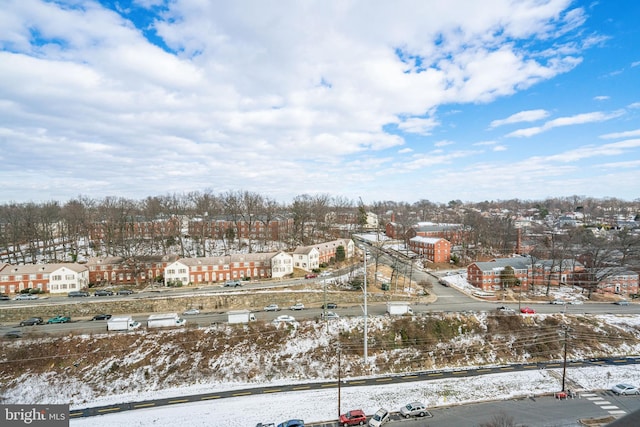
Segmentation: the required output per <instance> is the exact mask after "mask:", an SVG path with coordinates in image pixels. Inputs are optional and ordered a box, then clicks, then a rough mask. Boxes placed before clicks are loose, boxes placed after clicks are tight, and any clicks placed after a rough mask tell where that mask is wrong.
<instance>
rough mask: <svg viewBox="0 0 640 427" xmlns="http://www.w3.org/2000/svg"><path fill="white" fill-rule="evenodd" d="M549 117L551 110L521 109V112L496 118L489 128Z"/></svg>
mask: <svg viewBox="0 0 640 427" xmlns="http://www.w3.org/2000/svg"><path fill="white" fill-rule="evenodd" d="M547 117H549V112H548V111H546V110H527V111H520V112H519V113H515V114H512V115H511V116H509V117H507V118H506V119H500V120H494V121H492V122H491V124H490V125H489V129H493V128H496V127H498V126H503V125H508V124H512V123H521V122H535V121H538V120H542V119H545V118H547Z"/></svg>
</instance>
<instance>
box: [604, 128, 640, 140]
mask: <svg viewBox="0 0 640 427" xmlns="http://www.w3.org/2000/svg"><path fill="white" fill-rule="evenodd" d="M635 136H640V129H636V130H629V131H626V132H614V133H607V134H605V135H600V138H602V139H618V138H633V137H635Z"/></svg>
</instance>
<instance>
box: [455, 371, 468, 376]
mask: <svg viewBox="0 0 640 427" xmlns="http://www.w3.org/2000/svg"><path fill="white" fill-rule="evenodd" d="M467 372H468V371H453V375H464V374H466V373H467Z"/></svg>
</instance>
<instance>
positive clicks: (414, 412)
mask: <svg viewBox="0 0 640 427" xmlns="http://www.w3.org/2000/svg"><path fill="white" fill-rule="evenodd" d="M428 413H429V412H428V411H427V406H426V405H425V404H424V403H422V402H411V403H409V404H408V405H406V406H403V407H402V408H400V414H401V415H402V416H403V417H405V418H409V417H424V416H425V415H427V414H428Z"/></svg>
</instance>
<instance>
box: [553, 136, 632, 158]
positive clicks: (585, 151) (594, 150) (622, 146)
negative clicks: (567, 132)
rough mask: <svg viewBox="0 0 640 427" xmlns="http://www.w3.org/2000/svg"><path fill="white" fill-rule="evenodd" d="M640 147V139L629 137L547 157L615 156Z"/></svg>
mask: <svg viewBox="0 0 640 427" xmlns="http://www.w3.org/2000/svg"><path fill="white" fill-rule="evenodd" d="M635 148H640V139H629V140H626V141H620V142H613V143H611V144H604V145H599V146H590V145H589V146H584V147H580V148H577V149H575V150H569V151H565V152H563V153H558V154H555V155H553V156H547V157H545V159H546V160H548V161H557V162H564V163H569V162H575V161H577V160H581V159H586V158H590V157H602V156H615V155H620V154H624V153H627V152H629V151H630V150H632V149H635Z"/></svg>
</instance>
